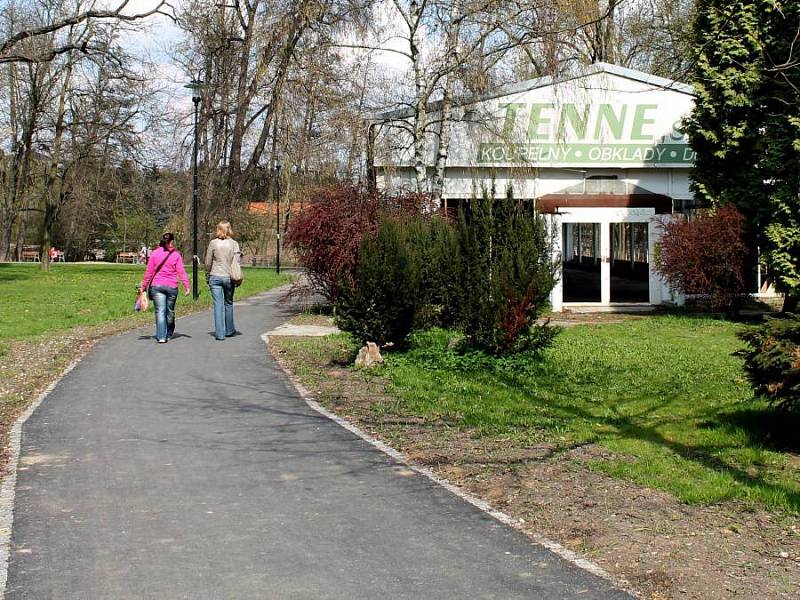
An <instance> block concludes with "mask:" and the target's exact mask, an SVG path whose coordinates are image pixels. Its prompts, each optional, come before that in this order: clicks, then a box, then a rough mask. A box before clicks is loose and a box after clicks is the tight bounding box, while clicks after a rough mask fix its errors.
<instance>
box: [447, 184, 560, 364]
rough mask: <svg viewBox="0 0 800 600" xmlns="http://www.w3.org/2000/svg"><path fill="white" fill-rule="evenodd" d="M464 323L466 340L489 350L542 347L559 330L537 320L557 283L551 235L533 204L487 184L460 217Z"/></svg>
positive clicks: (460, 321) (500, 352)
mask: <svg viewBox="0 0 800 600" xmlns="http://www.w3.org/2000/svg"><path fill="white" fill-rule="evenodd" d="M458 235H459V242H460V247H461V248H460V261H459V262H460V265H461V268H460V277H459V278H458V286H459V289H460V294H459V298H458V303H457V306H456V307H455V308H456V310H457V314H458V325H459V326H460V328H461V329H462V331H463V333H464V336H465V341H466V344H467V345H468V346H470V347H472V348H474V349H478V350H482V351H484V352H487V353H489V354H494V355H503V354H512V353H515V352H525V351H537V350H541V349H543V348H545V347H546V346H547V345H549V344H550V342H551V341H552V339H553V336H554V335H555V330H554V329H553V328H551V327H549V326H542V325H539V326H537V325H536V319H537V318H538V316H539V314H540V313H541V311H542V309H543V308H544V306H545V304H546V301H547V298H548V296H549V294H550V291H551V290H552V288H553V286H554V285H555V281H556V265H554V264H552V262H551V260H550V239H549V236H548V234H547V230H546V227H545V224H544V221H543V220H542V218H541V217H540V216H539V215H537V214H536V213H535V211H534V209H533V207H532V206H531V205H530V203H523V202H519V201H517V200H516V199H515V198H514V196H513V190H511V189H510V188H509V190H508V194H507V197H506V198H496V197H495V193H494V189H492V190H486V189H484V191H483V194H482V195H481V197H474V198H473V199H472V200H471V202H470V205H469V207H468V209H467V210H463V211H462V212H461V214H460V216H459V227H458Z"/></svg>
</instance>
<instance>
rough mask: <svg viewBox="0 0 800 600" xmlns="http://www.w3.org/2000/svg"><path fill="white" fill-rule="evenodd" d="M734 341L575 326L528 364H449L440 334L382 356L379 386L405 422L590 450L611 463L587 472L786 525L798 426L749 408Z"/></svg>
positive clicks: (682, 328) (667, 328)
mask: <svg viewBox="0 0 800 600" xmlns="http://www.w3.org/2000/svg"><path fill="white" fill-rule="evenodd" d="M739 327H740V326H739V325H736V324H732V323H729V322H725V321H719V320H712V319H703V318H692V317H675V316H663V317H651V318H647V319H641V320H631V321H626V322H624V323H620V324H608V325H600V326H579V327H573V328H569V329H565V330H563V331H562V332H561V334H560V335H559V336H558V337H557V338H556V342H555V345H554V346H553V347H552V348H550V349H548V350H547V351H546V352H545V353H544V356H543V357H542V358H541V359H540V360H533V359H520V358H512V359H500V360H495V359H488V358H486V357H482V355H480V356H476V355H467V356H459V355H457V354H456V353H454V352H451V351H448V350H447V344H448V341H449V340H450V338H451V336H452V334H450V333H448V332H445V331H431V332H427V333H422V334H417V336H416V338H415V339H414V344H413V346H412V348H411V349H410V350H409V351H408V352H405V353H398V354H392V353H389V354H388V356H387V362H386V366H385V367H384V368H383V370H382V374H383V375H385V376H387V377H388V378H389V380H390V381H391V385H390V389H391V391H392V392H393V393H394V394H395V395H397V396H398V397H399V398H400V399H401V401H402V402H401V406H402V409H403V411H404V412H410V413H413V414H418V415H422V416H425V417H427V418H430V419H445V420H447V421H450V422H452V423H454V424H456V425H457V426H459V427H463V428H469V429H473V430H475V431H476V432H477V433H478V434H479V435H488V436H496V437H499V438H506V439H508V440H509V443H514V444H523V445H532V444H542V443H545V444H554V445H556V446H557V447H559V448H564V449H568V448H571V447H575V446H579V445H582V444H590V443H593V444H598V445H599V446H601V447H604V448H605V449H607V450H608V451H610V453H611V458H606V457H604V458H602V459H600V458H598V459H596V460H594V459H592V460H589V462H588V466H589V468H591V469H596V470H599V471H602V472H604V473H607V474H609V475H612V476H615V477H621V478H626V479H630V480H633V481H635V482H637V483H640V484H642V485H645V486H649V487H653V488H659V489H662V490H666V491H668V492H671V493H672V494H674V495H675V496H677V497H678V498H680V499H681V500H683V501H685V502H691V503H713V502H719V501H723V500H729V499H740V500H744V501H749V502H752V503H753V504H757V505H762V506H766V507H770V508H780V509H784V510H787V511H790V512H794V513H797V512H800V469H798V467H800V460H799V458H800V457H798V455H797V454H796V453H794V454H793V453H792V452H787V451H785V450H786V449H787V445H788V448H789V449H791V450H793V451H794V452H797V447H798V446H800V443H798V441H797V437H796V432H797V430H798V429H797V425H798V420H797V419H790V418H788V417H779V416H775V415H773V414H772V413H770V412H769V411H768V410H767V407H766V405H765V404H764V403H763V402H762V401H760V400H757V399H754V398H753V395H752V393H751V391H750V388H749V386H748V384H747V382H746V381H745V379H744V375H743V371H742V367H741V361H740V359H739V358H737V357H736V356H734V355H733V353H734V352H735V351H736V350H737V349H739V348H740V347H741V343H740V342H739V341H738V340H737V338H736V336H735V333H736V331H737V330H738V329H739ZM342 342H343V339H342V336H340V338H339V339H338V340H335V339H334V340H330V341H329V342H327V343H329V344H331V345H332V347H334V346H335V345H336V344H338V345H339V346H341V344H342ZM339 351H340V352H341V349H340V350H339Z"/></svg>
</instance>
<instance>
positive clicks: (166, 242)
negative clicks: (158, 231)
mask: <svg viewBox="0 0 800 600" xmlns="http://www.w3.org/2000/svg"><path fill="white" fill-rule="evenodd" d="M172 241H175V236H174V235H172V234H171V233H165V234H164V235H162V236H161V241H160V242H158V245H159V246H161V247H162V248H163V249H164V250H166V249H167V246H169V243H170V242H172Z"/></svg>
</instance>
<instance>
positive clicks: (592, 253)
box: [374, 63, 694, 311]
mask: <svg viewBox="0 0 800 600" xmlns="http://www.w3.org/2000/svg"><path fill="white" fill-rule="evenodd" d="M692 103H693V89H692V87H691V86H688V85H685V84H682V83H678V82H675V81H670V80H668V79H663V78H660V77H655V76H652V75H648V74H645V73H642V72H639V71H633V70H630V69H625V68H622V67H617V66H613V65H608V64H603V63H600V64H595V65H592V66H591V67H587V68H586V69H585V71H584V72H583V73H582V74H580V75H575V76H569V77H563V78H550V77H544V78H540V79H532V80H529V81H525V82H522V83H519V84H516V85H513V86H507V87H503V88H501V89H498V90H497V91H496V92H495V93H493V94H490V95H486V96H483V97H481V98H479V99H476V100H475V101H472V102H470V103H468V104H462V105H459V106H457V107H456V109H455V111H456V114H455V116H456V117H457V118H458V121H457V122H456V123H455V124H454V125H453V127H452V139H451V142H450V146H449V155H448V158H447V163H446V165H447V166H446V169H445V184H444V192H443V202H444V203H445V206H454V205H457V204H458V203H459V202H461V201H463V200H464V199H468V198H470V197H472V195H473V194H474V193H476V192H477V193H480V189H481V186H482V185H487V186H488V185H491V182H492V180H494V181H495V187H496V189H497V191H498V193H503V194H504V193H505V192H504V190H505V189H506V188H507V186H508V185H509V184H511V185H513V188H514V195H515V196H516V197H517V198H525V199H530V200H533V201H534V202H535V203H536V207H537V209H538V211H539V212H540V213H541V214H543V215H544V216H545V218H546V220H547V222H548V223H549V225H550V226H551V228H552V235H553V242H554V243H553V258H554V259H555V260H559V259H560V260H561V261H562V271H563V272H562V276H561V278H560V281H559V283H558V285H557V286H556V287H555V289H554V290H553V292H552V297H551V303H552V306H553V309H554V310H557V311H559V310H562V309H563V308H564V307H570V306H578V305H590V306H611V305H615V304H661V303H665V302H674V301H676V300H678V299H676V298H673V296H672V294H671V292H670V290H669V288H668V287H667V286H666V285H664V283H663V282H662V280H661V279H660V278H659V277H658V275H657V274H656V273H655V271H654V260H653V255H654V249H655V244H656V243H657V241H658V236H659V227H658V220H659V219H660V218H662V216H663V215H669V214H672V213H673V212H679V211H681V210H683V208H684V207H685V206H686V205H687V203H688V202H690V201H691V199H692V193H691V191H690V189H689V169H690V168H691V166H692V163H693V159H694V152H693V151H692V150H691V148H690V147H689V145H688V140H687V138H686V136H684V135H683V134H682V133H681V132H680V126H681V122H682V119H683V118H684V117H686V116H687V115H688V114H689V113H690V111H691V108H692ZM404 118H407V113H406V114H404V113H402V112H395V113H386V114H384V115H380V116H379V117H378V118H377V119H376V123H377V124H376V126H375V128H374V129H375V144H374V147H375V152H374V173H375V179H376V183H377V185H378V186H379V187H381V188H383V189H386V190H390V191H391V190H400V189H403V188H407V189H414V187H415V185H414V182H415V172H414V168H413V156H412V150H411V148H410V143H409V142H410V139H409V137H408V135H407V133H405V130H404V129H403V128H402V127H401V126H399V125H400V124H401V123H400V122H401V121H402V120H403V119H404ZM437 121H440V119H438V116H437V115H436V114H435V113H433V114H431V122H432V123H436V122H437ZM437 139H438V136H436V135H432V134H431V135H430V136H429V140H428V148H427V151H426V154H427V159H429V162H428V164H429V165H430V168H429V170H428V176H429V177H431V176H432V175H433V172H432V166H433V164H434V157H435V156H436V151H437V148H436V143H437Z"/></svg>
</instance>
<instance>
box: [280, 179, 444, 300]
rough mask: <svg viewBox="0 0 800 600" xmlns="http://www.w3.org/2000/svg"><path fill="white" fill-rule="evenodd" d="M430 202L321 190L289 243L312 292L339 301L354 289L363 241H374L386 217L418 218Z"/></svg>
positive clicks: (292, 231)
mask: <svg viewBox="0 0 800 600" xmlns="http://www.w3.org/2000/svg"><path fill="white" fill-rule="evenodd" d="M427 202H429V200H428V199H427V197H425V196H421V195H416V194H409V195H405V196H401V197H393V198H390V197H387V196H385V195H383V194H380V193H379V192H370V191H368V190H367V189H366V188H363V187H356V186H346V185H338V186H332V187H327V188H321V189H319V190H317V191H316V192H314V193H313V194H312V196H311V197H310V198H309V204H308V205H307V206H306V208H305V209H304V210H303V212H301V213H300V214H299V215H297V216H296V217H294V219H293V222H292V224H291V226H290V228H289V231H288V232H287V235H286V238H285V242H286V244H287V245H288V246H290V247H291V248H292V249H293V250H294V251H295V253H296V255H297V259H298V262H299V263H300V265H302V266H303V267H304V268H305V271H306V275H307V277H308V280H309V283H310V285H311V288H312V289H313V291H315V292H317V293H318V294H320V295H322V296H323V297H324V298H325V299H326V300H328V301H329V302H336V300H337V299H338V298H339V296H340V295H341V293H342V290H343V289H349V288H351V287H352V286H353V282H354V273H355V269H356V265H357V264H358V253H359V250H360V248H361V242H362V241H363V240H364V239H365V238H367V237H369V238H373V237H374V236H375V233H376V232H377V229H378V223H379V221H380V219H381V217H382V216H385V215H389V214H398V213H407V214H419V213H420V212H423V211H424V209H425V208H426V203H427Z"/></svg>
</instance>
